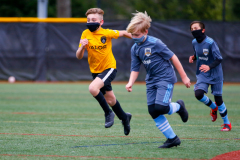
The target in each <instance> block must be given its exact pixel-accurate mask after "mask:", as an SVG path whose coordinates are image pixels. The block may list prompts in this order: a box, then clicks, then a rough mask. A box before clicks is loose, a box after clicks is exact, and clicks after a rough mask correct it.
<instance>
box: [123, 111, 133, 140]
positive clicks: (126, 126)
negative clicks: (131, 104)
mask: <svg viewBox="0 0 240 160" xmlns="http://www.w3.org/2000/svg"><path fill="white" fill-rule="evenodd" d="M126 115H127V120H125V121H122V125H123V127H124V134H125V135H126V136H127V135H128V134H129V133H130V129H131V128H130V121H131V118H132V115H131V113H126Z"/></svg>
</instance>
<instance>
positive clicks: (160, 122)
mask: <svg viewBox="0 0 240 160" xmlns="http://www.w3.org/2000/svg"><path fill="white" fill-rule="evenodd" d="M154 121H155V123H156V126H157V127H158V129H159V130H160V131H161V132H162V133H163V134H164V136H165V137H166V138H169V139H173V138H174V137H175V136H176V134H175V133H174V132H173V130H172V127H171V126H170V124H169V123H168V120H167V118H166V117H165V116H164V115H160V116H158V117H157V118H155V119H154Z"/></svg>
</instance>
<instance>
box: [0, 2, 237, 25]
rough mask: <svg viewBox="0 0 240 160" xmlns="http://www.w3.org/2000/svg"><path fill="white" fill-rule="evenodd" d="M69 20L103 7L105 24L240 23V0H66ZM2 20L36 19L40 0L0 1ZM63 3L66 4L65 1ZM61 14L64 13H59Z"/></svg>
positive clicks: (52, 8)
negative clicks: (137, 18)
mask: <svg viewBox="0 0 240 160" xmlns="http://www.w3.org/2000/svg"><path fill="white" fill-rule="evenodd" d="M65 1H70V4H71V5H70V6H69V7H70V8H69V9H70V11H71V16H70V17H85V12H86V11H87V9H89V8H92V7H100V8H102V9H103V10H104V11H105V14H104V18H105V20H129V19H130V18H131V17H132V14H131V13H134V12H136V10H137V11H141V12H144V11H147V13H148V14H149V15H150V17H151V18H152V19H156V20H215V21H222V20H226V21H240V0H119V1H116V0H87V1H83V0H65ZM0 2H1V3H0V17H37V3H38V0H19V1H16V0H0ZM62 2H63V0H62ZM57 3H61V0H48V17H58V15H59V14H57V13H59V8H58V6H59V5H57ZM60 12H61V10H60Z"/></svg>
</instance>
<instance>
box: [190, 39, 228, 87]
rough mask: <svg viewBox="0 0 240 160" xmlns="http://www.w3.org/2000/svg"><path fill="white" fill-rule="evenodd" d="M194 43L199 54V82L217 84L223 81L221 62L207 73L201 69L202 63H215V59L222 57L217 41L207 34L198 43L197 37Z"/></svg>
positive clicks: (197, 75) (197, 74)
mask: <svg viewBox="0 0 240 160" xmlns="http://www.w3.org/2000/svg"><path fill="white" fill-rule="evenodd" d="M192 44H193V48H194V51H195V53H196V56H197V57H196V58H197V70H196V77H197V83H208V84H216V83H219V82H221V81H223V71H222V65H221V64H219V65H218V66H216V67H215V68H212V69H210V70H209V71H208V72H206V73H204V72H201V71H200V70H199V67H201V65H202V64H205V65H209V64H211V63H213V61H214V60H215V59H222V56H221V53H220V51H219V48H218V45H217V43H216V42H215V41H214V40H213V39H212V38H210V37H208V36H206V38H205V39H204V40H203V41H202V42H201V43H198V42H197V41H196V39H194V40H193V41H192Z"/></svg>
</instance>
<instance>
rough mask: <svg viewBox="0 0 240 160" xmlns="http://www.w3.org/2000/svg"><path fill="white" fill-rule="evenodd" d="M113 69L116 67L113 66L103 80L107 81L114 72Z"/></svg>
mask: <svg viewBox="0 0 240 160" xmlns="http://www.w3.org/2000/svg"><path fill="white" fill-rule="evenodd" d="M113 70H114V68H111V69H110V70H109V71H108V73H107V74H106V76H105V77H103V79H102V81H103V82H105V81H106V79H107V78H108V77H109V76H110V74H111V73H112V72H113Z"/></svg>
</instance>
